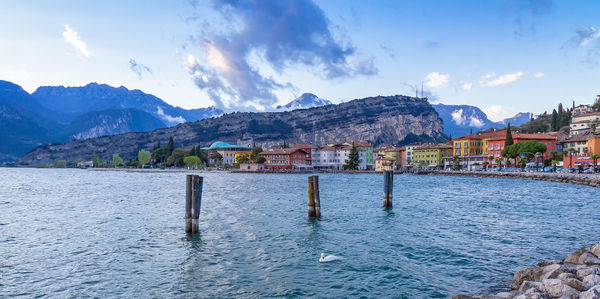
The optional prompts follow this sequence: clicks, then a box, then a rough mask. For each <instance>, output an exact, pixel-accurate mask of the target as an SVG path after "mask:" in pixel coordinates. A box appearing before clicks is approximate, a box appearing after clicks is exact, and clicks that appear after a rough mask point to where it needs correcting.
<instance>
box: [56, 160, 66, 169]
mask: <svg viewBox="0 0 600 299" xmlns="http://www.w3.org/2000/svg"><path fill="white" fill-rule="evenodd" d="M65 166H67V161H65V160H59V159H55V160H54V167H55V168H65Z"/></svg>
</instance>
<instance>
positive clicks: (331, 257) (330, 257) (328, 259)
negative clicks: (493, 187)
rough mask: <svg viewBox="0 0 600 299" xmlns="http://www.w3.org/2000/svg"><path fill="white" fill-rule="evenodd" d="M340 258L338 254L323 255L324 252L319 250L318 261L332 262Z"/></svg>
mask: <svg viewBox="0 0 600 299" xmlns="http://www.w3.org/2000/svg"><path fill="white" fill-rule="evenodd" d="M340 259H341V258H340V257H339V256H335V255H331V254H330V255H328V256H325V253H322V252H321V258H320V259H319V263H327V262H333V261H337V260H340Z"/></svg>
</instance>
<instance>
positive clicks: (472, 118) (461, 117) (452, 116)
mask: <svg viewBox="0 0 600 299" xmlns="http://www.w3.org/2000/svg"><path fill="white" fill-rule="evenodd" d="M432 106H433V108H434V109H435V111H437V113H438V114H439V115H440V118H441V119H442V120H443V121H444V133H445V134H446V135H452V137H459V136H464V135H467V134H469V133H470V132H471V131H472V132H477V131H480V130H486V129H490V128H501V127H503V125H501V124H498V123H494V122H493V121H491V120H489V119H488V118H487V115H486V114H485V113H484V112H483V111H481V109H479V108H477V107H475V106H469V105H444V104H436V105H432ZM511 124H512V123H511Z"/></svg>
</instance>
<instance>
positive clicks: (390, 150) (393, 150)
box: [376, 147, 406, 152]
mask: <svg viewBox="0 0 600 299" xmlns="http://www.w3.org/2000/svg"><path fill="white" fill-rule="evenodd" d="M405 150H406V148H403V147H386V148H380V149H377V150H376V151H377V152H401V151H405Z"/></svg>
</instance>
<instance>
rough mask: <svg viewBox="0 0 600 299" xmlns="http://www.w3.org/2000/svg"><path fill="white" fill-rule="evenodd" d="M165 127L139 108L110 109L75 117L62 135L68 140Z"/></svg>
mask: <svg viewBox="0 0 600 299" xmlns="http://www.w3.org/2000/svg"><path fill="white" fill-rule="evenodd" d="M158 128H164V123H163V122H162V121H160V120H158V119H157V118H156V117H154V116H152V115H151V114H150V113H146V112H144V111H141V110H137V109H109V110H103V111H91V112H88V113H86V114H83V115H81V116H79V117H77V118H76V119H74V120H73V121H72V122H71V123H70V124H69V125H68V126H66V127H65V128H64V129H63V130H62V132H61V134H60V135H61V136H63V137H64V138H66V139H67V140H72V139H87V138H93V137H97V136H105V135H114V134H122V133H126V132H147V131H152V130H156V129H158Z"/></svg>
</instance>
